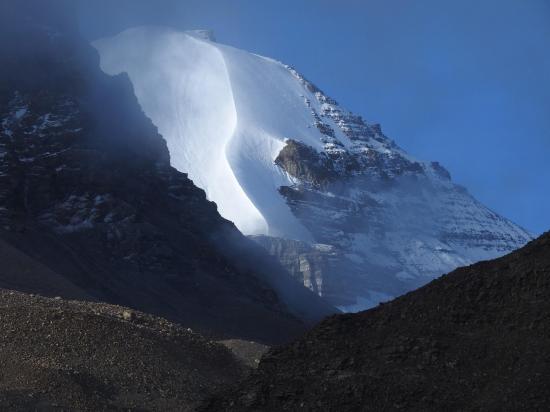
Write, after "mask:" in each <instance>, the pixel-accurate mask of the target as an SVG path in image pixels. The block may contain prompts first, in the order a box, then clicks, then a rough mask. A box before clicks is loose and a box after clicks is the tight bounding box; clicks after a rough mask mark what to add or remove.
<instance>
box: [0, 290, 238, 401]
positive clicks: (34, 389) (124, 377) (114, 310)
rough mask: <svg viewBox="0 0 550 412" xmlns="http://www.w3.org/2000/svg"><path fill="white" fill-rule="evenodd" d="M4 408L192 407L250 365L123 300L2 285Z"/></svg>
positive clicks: (0, 397)
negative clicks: (33, 292)
mask: <svg viewBox="0 0 550 412" xmlns="http://www.w3.org/2000/svg"><path fill="white" fill-rule="evenodd" d="M0 365H2V367H1V368H0V410H3V411H7V410H10V411H14V410H15V411H19V410H26V411H31V410H41V411H46V410H48V411H54V410H56V411H57V410H66V411H67V410H73V411H76V410H78V411H84V410H89V411H98V410H129V409H132V410H140V411H145V410H158V411H160V410H162V411H166V410H178V411H187V410H194V408H195V407H196V405H197V403H198V402H199V401H200V400H202V399H203V398H204V397H205V396H208V395H211V394H212V393H214V392H215V391H216V390H219V389H220V387H222V386H223V385H227V384H229V383H232V382H234V381H235V380H236V379H239V378H241V377H242V376H243V375H244V374H245V373H246V371H247V368H246V367H245V366H244V365H243V364H242V363H241V362H239V361H237V360H236V359H235V358H234V357H233V356H232V355H231V353H230V352H229V350H228V349H226V348H225V347H223V346H222V345H220V344H217V343H214V342H211V341H208V340H206V339H204V338H203V337H202V336H200V335H199V334H197V333H194V332H192V331H191V330H189V329H186V328H183V327H181V326H178V325H175V324H172V323H170V322H168V321H166V320H164V319H161V318H156V317H153V316H150V315H146V314H143V313H141V312H135V311H132V310H129V309H127V308H123V307H120V306H113V305H106V304H98V303H85V302H77V301H63V300H60V299H52V298H43V297H38V296H29V295H26V294H23V293H19V292H13V291H8V290H2V289H0Z"/></svg>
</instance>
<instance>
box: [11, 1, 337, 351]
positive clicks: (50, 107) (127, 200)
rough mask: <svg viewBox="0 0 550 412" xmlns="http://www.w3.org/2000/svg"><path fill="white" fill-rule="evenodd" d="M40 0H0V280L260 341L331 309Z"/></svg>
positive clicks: (291, 331)
mask: <svg viewBox="0 0 550 412" xmlns="http://www.w3.org/2000/svg"><path fill="white" fill-rule="evenodd" d="M40 3H41V2H34V6H36V7H27V8H25V6H28V5H29V4H30V5H32V4H33V2H32V1H31V2H21V4H20V7H19V8H17V7H12V6H13V5H4V6H3V8H4V9H3V10H2V12H3V13H2V21H3V23H5V24H3V25H2V36H1V38H0V46H1V47H0V49H1V50H0V51H1V57H0V63H1V64H0V159H1V163H0V239H2V240H3V242H4V243H3V244H4V245H7V246H6V249H3V250H2V253H4V256H9V259H8V260H6V261H3V262H2V268H1V269H0V286H2V287H9V288H17V289H18V290H22V291H27V292H33V293H42V294H46V295H49V296H56V295H59V296H63V297H73V298H83V297H85V298H89V299H93V300H102V301H107V302H111V303H117V304H124V305H126V306H130V307H134V308H138V309H141V310H143V311H147V312H150V313H156V314H160V315H163V316H166V317H168V318H170V319H172V320H177V321H178V322H180V323H182V324H183V325H185V326H187V327H192V328H197V329H199V330H201V331H203V332H204V333H206V334H210V335H214V336H223V337H246V338H250V339H257V340H261V341H267V342H271V341H281V340H285V339H288V338H289V337H290V336H293V335H295V334H297V333H299V332H301V331H303V330H304V328H305V324H306V323H309V322H314V321H316V320H318V319H319V318H321V317H322V316H324V315H326V314H327V313H330V312H332V311H333V309H332V308H331V307H330V306H329V305H326V304H324V303H323V302H321V301H320V299H318V298H317V297H316V296H315V295H314V294H312V293H309V292H308V291H306V290H305V289H304V288H303V287H302V286H301V285H299V284H297V283H296V282H294V281H293V280H292V279H291V278H290V277H289V276H288V274H286V272H285V271H284V270H283V269H282V268H281V267H280V266H278V264H277V263H276V262H275V261H274V260H272V259H270V258H269V257H268V256H267V254H266V253H265V252H264V251H263V250H262V249H261V248H260V247H258V246H256V245H255V244H254V243H252V242H251V241H249V240H247V239H246V238H245V237H244V236H242V235H241V234H240V233H239V232H238V230H237V229H236V228H235V227H234V225H233V224H232V223H230V222H228V221H227V220H225V219H223V218H222V217H221V216H220V215H219V214H218V212H217V208H216V205H215V204H214V203H213V202H210V201H208V200H207V199H206V196H205V193H204V191H203V190H201V189H199V188H197V187H195V186H194V184H193V182H192V181H191V180H190V179H189V178H188V177H187V176H186V175H185V174H183V173H180V172H178V171H176V170H175V169H174V168H172V167H171V166H170V163H169V153H168V150H167V148H166V144H165V141H164V140H163V139H162V138H161V136H160V135H159V134H158V133H157V131H156V128H155V127H154V126H153V125H152V124H151V122H150V121H149V119H147V118H146V117H145V115H144V114H143V112H142V111H141V109H140V107H139V105H138V103H137V101H136V99H135V96H134V93H133V89H132V86H131V84H130V82H129V81H128V80H127V77H126V76H124V75H121V76H116V77H110V76H107V75H105V74H104V73H102V72H101V71H100V69H99V59H98V56H97V54H96V52H95V50H93V49H92V48H91V47H90V46H89V45H88V44H87V43H86V42H84V41H83V40H82V39H80V38H79V36H78V34H77V32H76V30H75V28H74V27H73V26H72V24H71V21H70V20H67V18H65V17H66V16H62V17H60V15H59V14H54V13H53V12H52V10H49V11H48V12H47V13H46V12H44V11H45V10H46V9H44V8H43V7H38V6H39V5H40ZM68 3H70V2H68ZM51 4H52V5H54V4H56V2H52V3H51ZM69 10H70V8H69ZM54 17H55V18H54ZM8 248H9V250H8ZM259 267H261V269H259ZM21 268H23V270H20V269H21ZM31 268H34V269H32V270H31ZM37 268H39V269H40V270H39V271H38V272H37V271H35V269H36V270H38V269H37ZM18 271H19V272H18ZM39 273H40V274H41V275H39Z"/></svg>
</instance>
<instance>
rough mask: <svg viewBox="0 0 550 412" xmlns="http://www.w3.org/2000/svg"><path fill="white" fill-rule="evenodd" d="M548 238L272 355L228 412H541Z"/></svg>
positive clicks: (548, 389) (549, 339) (549, 372)
mask: <svg viewBox="0 0 550 412" xmlns="http://www.w3.org/2000/svg"><path fill="white" fill-rule="evenodd" d="M549 348H550V232H549V233H546V234H545V235H543V236H542V237H540V238H539V239H537V240H535V241H532V242H530V243H529V244H528V245H527V246H525V247H524V248H522V249H520V250H518V251H516V252H514V253H512V254H510V255H507V256H505V257H502V258H500V259H496V260H493V261H485V262H480V263H478V264H475V265H472V266H469V267H464V268H460V269H457V270H455V271H454V272H451V273H450V274H448V275H445V276H443V277H441V278H439V279H437V280H435V281H433V282H431V283H430V284H428V285H427V286H425V287H423V288H421V289H418V290H416V291H414V292H411V293H409V294H407V295H405V296H403V297H400V298H398V299H395V300H393V301H391V302H389V303H385V304H382V305H380V306H378V307H377V308H374V309H372V310H369V311H366V312H362V313H358V314H349V315H338V316H333V317H330V318H328V319H327V320H325V321H323V322H322V323H321V324H319V325H318V326H317V327H316V328H314V329H313V330H311V331H310V332H308V333H307V334H306V335H305V336H304V337H303V338H301V339H299V340H297V341H296V342H294V343H292V344H290V345H288V346H285V347H281V348H276V349H273V350H271V351H270V352H269V353H268V354H267V355H266V356H265V357H264V358H263V359H262V361H261V363H260V367H259V370H258V372H257V374H255V375H254V376H252V377H250V378H249V379H248V380H246V381H245V382H244V383H243V384H242V385H241V386H240V388H239V389H238V390H236V391H233V392H231V393H229V394H227V397H226V398H224V399H217V400H215V401H213V402H211V403H210V404H209V406H208V407H207V408H206V409H208V410H232V411H258V410H262V411H281V410H293V411H294V410H304V411H308V410H309V411H313V410H315V411H317V410H318V411H321V410H322V411H339V412H340V411H392V410H407V411H410V410H414V411H442V410H447V411H458V410H461V411H464V410H468V411H504V410H507V411H520V410H522V411H535V410H547V408H548V405H549V404H550V352H549Z"/></svg>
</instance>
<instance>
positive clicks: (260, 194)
mask: <svg viewBox="0 0 550 412" xmlns="http://www.w3.org/2000/svg"><path fill="white" fill-rule="evenodd" d="M211 38H212V37H211V35H209V34H207V35H205V34H204V32H202V31H199V32H197V31H194V32H189V33H187V32H185V33H182V32H176V31H173V30H170V29H165V28H157V27H140V28H135V29H130V30H126V31H124V32H122V33H121V34H119V35H117V36H115V37H112V38H109V39H102V40H98V41H96V42H94V43H93V44H94V46H95V47H96V48H97V49H98V51H99V53H100V56H101V68H102V69H103V71H105V72H106V73H108V74H112V75H114V74H118V73H121V72H126V73H128V75H129V77H130V79H131V81H132V83H133V85H134V89H135V93H136V96H137V98H138V100H139V102H140V104H141V106H142V108H143V110H144V111H145V113H146V114H147V116H149V117H150V118H151V120H152V121H153V123H154V124H155V125H156V126H157V127H158V129H159V132H160V134H161V135H162V136H163V137H164V138H165V139H166V141H167V144H168V148H169V150H170V155H171V162H172V165H173V166H174V167H176V168H177V169H178V170H180V171H183V172H186V173H188V174H189V177H190V178H191V179H192V180H193V181H194V182H195V184H196V185H197V186H199V187H201V188H203V189H204V190H205V191H206V194H207V196H208V198H209V199H210V200H213V201H215V202H216V203H217V205H218V208H219V211H220V213H221V214H222V215H223V216H224V217H226V218H227V219H229V220H232V221H233V222H235V224H236V225H237V227H238V228H239V229H240V230H241V231H242V232H244V233H246V234H268V235H272V236H282V237H287V238H294V239H301V240H311V235H310V233H309V232H308V231H307V230H306V229H305V227H304V226H303V225H302V224H301V223H300V222H299V221H298V220H297V219H296V218H295V217H294V215H293V214H292V213H291V211H290V209H289V207H288V206H287V204H286V202H285V200H284V198H283V197H282V196H280V195H279V193H278V188H279V187H280V186H281V185H288V184H291V181H290V179H289V177H288V176H287V175H286V174H285V173H283V172H282V171H281V170H280V168H278V167H277V166H276V165H275V164H274V160H275V158H276V156H277V154H278V153H279V152H280V150H281V149H282V147H283V146H284V144H285V143H284V142H285V139H288V138H291V139H296V140H300V141H303V142H304V143H306V144H308V145H310V146H313V147H315V148H316V149H318V150H321V148H322V142H321V141H320V137H321V134H320V132H319V131H318V130H317V128H314V127H311V122H312V118H311V112H310V109H308V108H307V107H306V105H305V104H304V95H305V96H307V97H308V98H309V99H310V100H312V101H313V100H315V99H314V96H313V94H312V93H310V92H309V91H308V90H306V89H305V88H304V87H303V85H302V84H300V83H299V82H298V81H296V78H295V77H294V76H293V75H292V74H291V73H290V72H289V70H288V69H287V68H286V67H285V66H284V65H283V64H281V63H279V62H277V61H275V60H272V59H268V58H265V57H261V56H257V55H254V54H251V53H248V52H245V51H241V50H238V49H235V48H232V47H229V46H223V45H220V44H217V43H214V42H212V41H211V40H209V39H211ZM317 109H318V110H320V108H319V107H317ZM342 139H343V140H344V138H342ZM345 140H346V141H347V140H348V139H345Z"/></svg>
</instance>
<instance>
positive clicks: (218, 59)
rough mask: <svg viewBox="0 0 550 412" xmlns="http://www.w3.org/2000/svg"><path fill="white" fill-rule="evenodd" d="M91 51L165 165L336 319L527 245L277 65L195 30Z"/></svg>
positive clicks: (132, 34) (434, 168)
mask: <svg viewBox="0 0 550 412" xmlns="http://www.w3.org/2000/svg"><path fill="white" fill-rule="evenodd" d="M94 46H95V47H96V48H97V49H98V51H99V53H100V56H101V67H102V69H103V70H104V71H105V72H107V73H109V74H112V75H115V74H119V73H122V72H126V73H127V74H128V75H129V77H130V80H131V81H132V83H133V85H134V88H135V93H136V95H137V98H138V100H139V102H140V104H141V106H142V108H143V110H144V111H145V113H146V114H147V115H148V116H149V117H150V118H151V120H152V121H153V123H154V124H155V125H156V126H157V127H158V129H159V132H160V133H161V134H162V135H163V136H164V138H165V139H166V141H167V143H168V148H169V150H170V155H171V162H172V165H173V166H175V167H176V168H177V169H179V170H180V171H183V172H187V173H188V174H189V176H190V177H191V179H192V180H193V181H194V182H195V183H196V184H197V185H198V186H200V187H202V188H203V189H204V190H205V191H206V193H207V196H208V197H209V198H210V199H211V200H213V201H215V202H216V203H217V204H218V207H219V210H220V213H221V214H222V215H223V216H224V217H226V218H228V219H230V220H232V221H234V222H235V224H236V225H237V226H238V227H239V229H241V231H243V232H244V233H246V234H254V235H258V234H263V235H268V236H269V237H267V238H265V237H264V238H262V239H263V240H262V242H261V243H262V244H263V245H264V246H266V243H269V242H271V245H267V246H266V247H267V249H268V250H270V252H271V253H272V254H274V255H276V256H277V257H279V259H280V260H281V262H283V263H284V264H286V266H287V267H288V268H289V270H290V271H291V272H292V273H294V275H295V276H297V277H299V278H300V279H301V280H302V281H303V282H304V284H305V285H306V286H308V287H310V288H312V289H315V291H316V292H317V293H319V294H321V295H323V296H325V297H326V298H327V299H329V300H330V301H331V303H333V304H336V305H339V306H340V307H341V308H343V309H348V310H358V309H362V308H366V307H369V306H371V305H373V304H375V303H376V302H377V301H379V300H381V299H386V298H389V297H392V296H395V295H397V294H400V293H403V292H405V291H407V290H409V289H411V288H413V287H417V286H419V285H421V284H423V283H425V282H426V281H428V280H430V279H432V278H433V277H435V276H438V275H440V274H442V273H445V272H448V271H450V270H452V269H454V268H455V267H457V266H460V265H465V264H469V263H472V262H475V261H477V260H481V259H489V258H493V257H496V256H498V255H502V254H504V253H507V252H509V251H511V250H513V249H515V248H517V247H519V246H521V245H523V244H524V243H525V242H526V241H527V240H529V239H530V235H529V233H527V232H525V231H524V230H523V229H521V228H520V227H518V226H516V225H514V224H513V223H511V222H509V221H508V220H506V219H504V218H502V217H500V216H498V215H496V214H495V213H493V212H492V211H490V210H489V209H487V208H486V207H485V206H483V205H481V204H480V203H479V202H477V201H476V200H475V199H474V198H473V197H472V196H470V195H469V194H468V192H467V191H466V190H465V189H463V188H461V187H459V186H457V185H455V184H453V183H452V181H451V180H450V175H449V173H448V172H447V171H446V170H445V169H444V168H443V167H441V166H440V165H439V164H438V163H435V162H433V163H432V162H423V161H418V160H416V159H414V158H413V157H412V156H410V155H408V154H407V153H405V152H404V151H403V150H402V149H400V148H399V147H398V146H397V145H396V144H395V143H394V142H393V141H392V140H390V139H389V138H387V137H386V136H385V135H384V134H383V133H382V130H381V128H380V126H379V125H377V124H371V123H368V122H366V121H365V120H364V119H363V118H362V117H361V116H357V115H355V114H353V113H351V112H349V111H347V110H345V109H344V108H343V107H341V106H340V105H339V104H338V103H337V102H336V101H334V100H333V99H331V98H330V97H328V96H326V95H325V94H324V93H323V92H322V91H321V90H320V89H319V88H317V87H316V86H315V85H313V84H312V83H310V82H309V81H308V80H306V79H305V78H304V77H303V76H301V75H300V74H299V73H298V72H297V71H296V70H294V69H293V68H291V67H289V66H286V65H284V64H282V63H280V62H277V61H275V60H272V59H269V58H266V57H261V56H258V55H255V54H251V53H248V52H245V51H242V50H238V49H235V48H232V47H229V46H224V45H220V44H217V43H215V42H214V41H213V35H212V34H211V33H210V32H208V31H202V30H198V31H192V32H184V33H182V32H176V31H173V30H170V29H165V28H150V27H142V28H136V29H131V30H127V31H125V32H123V33H121V34H119V35H117V36H115V37H112V38H109V39H103V40H99V41H97V42H95V43H94ZM270 237H271V239H272V240H271V241H270V240H269V239H270ZM273 237H277V238H278V239H277V240H275V239H273ZM285 239H286V241H285ZM307 245H310V246H307ZM311 245H313V247H311ZM312 279H315V282H312V281H311V280H312Z"/></svg>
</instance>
